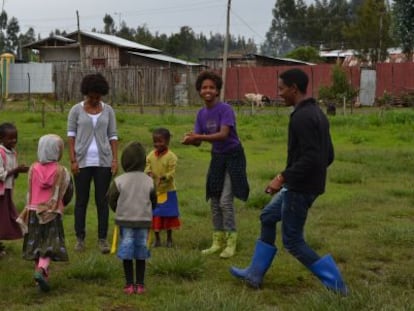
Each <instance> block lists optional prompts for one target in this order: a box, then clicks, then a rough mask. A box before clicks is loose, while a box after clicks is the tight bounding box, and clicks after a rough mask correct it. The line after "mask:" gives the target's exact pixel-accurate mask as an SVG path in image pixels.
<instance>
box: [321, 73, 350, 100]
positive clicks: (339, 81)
mask: <svg viewBox="0 0 414 311" xmlns="http://www.w3.org/2000/svg"><path fill="white" fill-rule="evenodd" d="M356 95H357V90H356V89H355V88H354V87H353V86H352V84H351V83H350V82H349V81H348V77H347V75H346V72H345V71H344V69H343V68H342V67H341V66H339V65H335V66H334V68H333V70H332V85H331V86H322V87H320V88H319V99H321V100H323V101H325V102H329V101H333V102H335V103H341V102H342V101H343V99H344V98H345V100H346V101H347V102H348V101H350V100H352V99H354V98H355V97H356Z"/></svg>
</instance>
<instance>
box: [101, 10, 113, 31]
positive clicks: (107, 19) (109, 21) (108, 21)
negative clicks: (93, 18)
mask: <svg viewBox="0 0 414 311" xmlns="http://www.w3.org/2000/svg"><path fill="white" fill-rule="evenodd" d="M103 22H104V24H105V26H104V33H105V34H107V35H113V34H115V22H114V19H113V18H112V16H111V15H109V14H105V16H104V18H103Z"/></svg>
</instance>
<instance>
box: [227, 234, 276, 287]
mask: <svg viewBox="0 0 414 311" xmlns="http://www.w3.org/2000/svg"><path fill="white" fill-rule="evenodd" d="M276 251H277V248H276V247H274V246H272V245H270V244H267V243H264V242H263V241H261V240H257V242H256V248H255V250H254V254H253V258H252V262H251V264H250V266H248V267H247V268H245V269H239V268H236V267H231V268H230V273H231V274H232V275H233V276H235V277H236V278H239V279H242V280H244V281H246V282H247V284H248V285H250V286H251V287H253V288H260V286H261V285H262V281H263V277H264V275H265V273H266V271H267V270H268V269H269V267H270V265H271V264H272V261H273V258H274V257H275V255H276Z"/></svg>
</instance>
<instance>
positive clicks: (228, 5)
mask: <svg viewBox="0 0 414 311" xmlns="http://www.w3.org/2000/svg"><path fill="white" fill-rule="evenodd" d="M230 8H231V0H228V3H227V19H226V37H225V38H224V52H223V70H222V72H221V78H222V80H223V87H222V88H221V93H220V100H221V101H224V95H225V92H226V73H227V72H226V71H227V56H228V51H229V36H230Z"/></svg>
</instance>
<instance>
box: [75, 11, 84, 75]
mask: <svg viewBox="0 0 414 311" xmlns="http://www.w3.org/2000/svg"><path fill="white" fill-rule="evenodd" d="M76 20H77V24H78V42H79V58H80V68H81V70H83V50H82V35H81V30H80V26H79V12H78V10H76Z"/></svg>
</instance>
